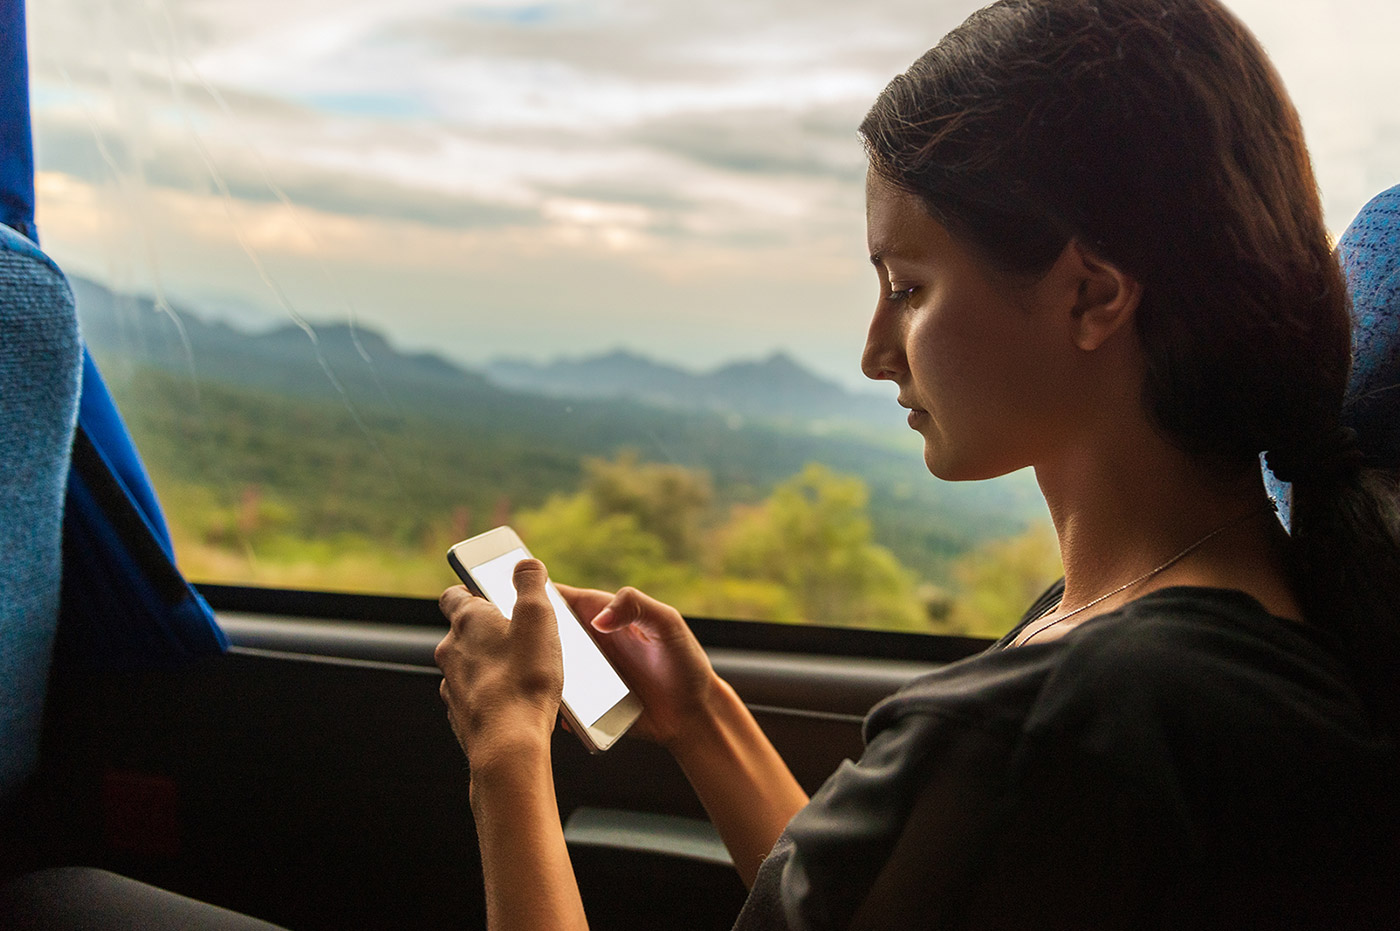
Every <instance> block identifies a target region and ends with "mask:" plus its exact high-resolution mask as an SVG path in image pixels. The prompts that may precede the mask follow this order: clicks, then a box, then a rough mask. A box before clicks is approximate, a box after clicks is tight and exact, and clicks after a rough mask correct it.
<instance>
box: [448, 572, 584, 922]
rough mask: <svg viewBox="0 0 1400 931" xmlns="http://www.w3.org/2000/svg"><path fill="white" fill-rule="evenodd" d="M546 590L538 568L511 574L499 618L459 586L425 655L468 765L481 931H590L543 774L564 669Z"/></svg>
mask: <svg viewBox="0 0 1400 931" xmlns="http://www.w3.org/2000/svg"><path fill="white" fill-rule="evenodd" d="M544 583H545V570H544V566H543V565H542V564H541V563H540V562H539V561H538V560H533V559H532V560H525V561H523V562H521V563H520V564H519V565H518V566H516V569H515V589H516V592H517V593H518V598H517V601H516V604H515V608H514V610H513V612H512V617H511V618H510V619H509V620H507V619H506V618H505V617H503V616H502V615H501V612H500V611H498V610H496V608H495V606H494V605H492V604H491V603H490V602H488V601H486V600H484V599H481V598H476V597H474V596H473V595H471V594H470V593H469V592H468V591H467V590H466V589H465V588H462V587H457V588H451V589H448V590H447V591H446V592H444V593H443V596H442V599H441V602H440V603H441V606H442V611H443V614H445V615H446V616H447V618H448V620H449V621H451V623H452V630H451V631H450V632H449V633H448V634H447V636H446V637H444V638H443V640H442V642H441V643H439V644H438V647H437V651H436V653H435V658H436V660H437V664H438V666H439V668H441V669H442V672H443V680H442V685H441V688H440V691H441V694H442V698H443V701H444V702H446V704H447V717H448V720H449V721H450V722H451V724H452V730H453V732H454V733H456V735H457V740H458V742H459V743H460V744H461V745H462V749H463V751H465V752H466V754H467V760H468V762H469V764H470V767H471V806H472V813H473V815H474V816H475V818H476V827H477V837H478V840H479V842H480V845H481V864H482V871H483V873H484V874H485V879H486V923H487V927H488V928H490V929H491V931H556V929H557V931H582V929H586V928H587V927H588V922H587V919H586V918H585V916H584V913H583V902H582V900H581V899H580V897H579V891H578V884H577V882H576V881H575V879H574V873H573V866H572V864H570V862H569V852H568V848H567V846H566V845H565V843H564V830H563V828H562V826H561V825H560V823H559V809H558V807H557V803H556V801H555V797H554V774H553V772H552V770H551V767H550V750H549V746H550V744H549V741H550V734H551V733H552V732H553V730H554V722H555V719H556V717H557V715H558V712H559V701H560V697H561V695H562V693H563V685H564V667H563V657H562V653H561V650H560V646H559V629H558V626H557V623H556V621H555V618H554V611H553V609H552V608H551V607H550V605H549V600H548V598H547V597H546V595H545V587H544Z"/></svg>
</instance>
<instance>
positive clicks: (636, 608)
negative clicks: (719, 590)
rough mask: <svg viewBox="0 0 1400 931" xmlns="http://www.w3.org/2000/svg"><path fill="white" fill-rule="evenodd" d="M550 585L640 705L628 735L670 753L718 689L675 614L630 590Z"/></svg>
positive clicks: (700, 650)
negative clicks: (591, 631)
mask: <svg viewBox="0 0 1400 931" xmlns="http://www.w3.org/2000/svg"><path fill="white" fill-rule="evenodd" d="M555 586H556V587H557V588H558V589H559V592H560V594H562V595H563V596H564V600H565V601H567V602H568V603H569V607H571V608H573V609H574V613H575V614H577V615H578V616H579V618H580V619H582V620H583V622H584V623H586V624H590V626H592V628H593V629H594V630H595V631H596V632H597V633H598V636H597V637H595V638H594V639H596V640H597V641H598V643H599V645H600V646H601V647H602V649H603V652H604V653H605V654H606V655H607V657H608V659H610V660H612V663H613V665H614V666H616V667H617V670H618V672H620V673H621V674H622V677H623V678H624V679H626V680H627V683H628V685H630V686H631V688H632V690H633V691H634V692H636V693H637V696H638V697H639V698H640V699H641V700H642V705H643V707H644V709H645V710H644V711H643V713H642V716H641V717H640V718H638V720H637V723H636V724H634V725H633V726H632V732H633V733H635V734H638V735H640V736H642V737H645V738H647V739H649V740H652V741H654V742H656V743H659V744H661V745H662V746H663V747H667V748H670V747H673V746H675V745H676V743H677V741H680V740H683V739H684V737H685V735H686V733H687V732H688V730H689V728H690V727H691V726H693V725H695V724H698V723H700V722H702V721H703V720H704V716H705V715H706V714H708V713H709V708H710V701H711V698H712V697H713V695H714V693H715V690H716V689H717V688H719V687H722V686H721V685H720V679H719V677H718V676H717V675H716V674H715V671H714V667H712V666H711V665H710V659H709V657H708V656H706V655H705V651H704V649H703V648H702V647H701V646H700V642H699V641H698V640H696V639H695V635H694V634H693V633H691V630H690V627H689V626H688V625H687V624H686V622H685V619H684V618H682V617H681V614H680V612H679V611H677V610H676V609H675V608H673V607H671V606H670V605H668V604H665V603H663V602H660V601H657V600H656V599H655V598H652V597H651V596H650V595H647V594H644V593H642V592H640V591H638V590H637V589H635V588H630V587H629V588H623V589H620V590H618V591H617V592H616V593H613V592H604V591H599V590H597V589H589V588H574V587H572V586H569V585H559V584H558V583H555Z"/></svg>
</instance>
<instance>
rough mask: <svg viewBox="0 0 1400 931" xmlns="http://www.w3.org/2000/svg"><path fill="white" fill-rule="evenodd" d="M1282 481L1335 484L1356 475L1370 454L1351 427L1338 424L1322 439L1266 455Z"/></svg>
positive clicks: (1266, 459)
mask: <svg viewBox="0 0 1400 931" xmlns="http://www.w3.org/2000/svg"><path fill="white" fill-rule="evenodd" d="M1264 461H1265V462H1266V463H1267V464H1268V466H1269V471H1270V472H1272V473H1274V477H1275V478H1277V479H1278V480H1279V481H1280V482H1287V483H1291V482H1297V481H1302V482H1305V483H1317V484H1333V483H1337V482H1341V481H1345V480H1347V479H1349V478H1352V477H1354V476H1355V475H1356V474H1357V473H1359V472H1360V471H1361V468H1362V466H1364V465H1365V462H1366V456H1365V454H1364V453H1363V452H1362V451H1361V445H1360V443H1359V442H1358V441H1357V436H1356V431H1355V430H1353V429H1352V428H1351V427H1337V428H1336V429H1334V430H1332V431H1331V432H1330V433H1328V434H1326V435H1325V436H1323V438H1322V441H1321V442H1319V443H1313V444H1309V445H1307V446H1301V447H1298V448H1296V449H1289V448H1283V449H1271V450H1269V452H1268V454H1267V455H1266V456H1265V457H1264Z"/></svg>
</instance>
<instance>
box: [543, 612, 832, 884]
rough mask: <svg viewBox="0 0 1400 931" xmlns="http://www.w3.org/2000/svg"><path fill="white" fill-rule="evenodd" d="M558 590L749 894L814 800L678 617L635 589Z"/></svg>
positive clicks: (639, 725)
mask: <svg viewBox="0 0 1400 931" xmlns="http://www.w3.org/2000/svg"><path fill="white" fill-rule="evenodd" d="M558 588H559V590H560V592H561V593H562V594H563V595H564V597H565V599H567V600H568V601H569V603H570V605H571V606H572V607H573V609H574V611H575V612H576V613H577V614H578V616H579V617H581V618H584V619H586V620H590V621H591V623H592V625H593V627H594V629H595V630H598V631H599V632H600V633H601V634H602V636H600V637H599V638H598V640H599V642H600V645H601V646H602V647H603V650H604V651H605V652H606V653H607V654H608V657H609V658H610V659H611V660H612V661H613V663H614V665H616V666H617V667H618V669H619V671H621V673H622V676H623V678H624V679H626V680H627V681H628V683H629V684H630V685H631V686H632V688H633V689H635V690H636V692H637V694H638V696H639V697H640V698H641V699H642V704H643V705H644V706H645V707H646V711H645V712H644V713H643V716H642V718H641V719H640V720H639V721H638V722H637V724H636V725H635V726H634V731H636V732H637V733H639V734H641V735H642V736H644V737H647V738H649V739H651V740H654V741H656V742H657V743H659V744H661V745H662V746H664V747H666V748H667V749H668V750H670V751H671V754H672V755H673V756H674V757H675V758H676V761H677V762H678V763H680V766H681V769H682V770H683V771H684V772H685V775H686V778H687V779H689V780H690V784H691V785H692V786H693V787H694V788H695V792H696V794H697V795H698V796H699V797H700V801H701V803H702V804H703V805H704V806H705V811H706V812H707V813H708V814H709V816H710V820H711V821H712V822H713V823H714V825H715V828H716V829H717V830H718V831H719V834H720V837H721V838H723V840H724V843H725V846H726V847H728V848H729V854H730V856H731V857H733V859H734V865H735V866H736V867H737V868H738V870H739V875H740V877H741V878H742V879H743V880H744V884H745V885H746V886H752V885H753V879H754V875H755V874H756V873H757V872H758V865H759V863H761V862H762V861H763V858H764V856H765V855H766V854H767V853H768V851H769V850H770V849H771V848H772V846H773V844H774V842H775V841H777V839H778V835H779V834H781V833H782V831H783V827H784V826H785V825H786V824H787V822H788V820H789V819H791V818H792V816H793V815H794V814H796V813H797V811H798V810H799V809H801V808H802V806H803V805H805V804H807V794H806V793H805V792H804V791H803V790H802V787H801V786H799V785H798V784H797V780H796V779H795V778H794V777H793V775H792V771H791V770H789V769H788V767H787V764H786V763H784V762H783V759H782V757H781V756H779V755H778V751H777V750H776V749H775V748H774V747H773V745H772V743H771V742H769V740H768V738H767V736H766V735H765V734H764V733H763V731H762V729H761V728H760V727H759V726H758V722H757V721H755V720H754V718H753V715H752V714H750V713H749V710H748V708H746V707H745V706H744V703H743V702H742V701H740V699H739V696H738V695H737V694H735V692H734V689H733V688H731V687H730V685H729V683H727V682H725V681H724V680H723V679H721V678H720V677H719V676H718V675H717V674H716V673H715V671H714V667H712V666H711V665H710V660H709V657H707V656H706V655H705V651H704V649H703V648H702V647H701V646H700V644H699V642H698V641H697V640H696V639H695V635H694V634H693V633H691V630H690V627H689V625H687V624H686V623H685V619H684V618H682V617H681V615H680V612H678V611H677V610H676V609H675V608H673V607H671V606H670V605H667V604H664V603H662V602H660V601H657V600H656V599H655V598H652V597H650V596H648V595H645V594H643V593H641V592H639V591H637V590H636V589H633V588H624V589H622V590H621V591H619V592H617V593H616V594H612V593H609V592H601V591H593V590H585V589H575V588H570V587H569V586H565V585H560V586H558Z"/></svg>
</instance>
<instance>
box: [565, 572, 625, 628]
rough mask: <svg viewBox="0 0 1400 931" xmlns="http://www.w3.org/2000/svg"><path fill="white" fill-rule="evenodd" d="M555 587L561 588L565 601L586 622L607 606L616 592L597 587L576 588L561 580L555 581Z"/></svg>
mask: <svg viewBox="0 0 1400 931" xmlns="http://www.w3.org/2000/svg"><path fill="white" fill-rule="evenodd" d="M554 587H555V588H557V589H559V594H561V595H563V596H564V601H566V602H568V605H569V607H570V608H572V609H573V611H574V613H575V614H577V615H578V616H579V617H580V618H582V619H583V621H584V622H585V623H587V622H588V621H591V620H592V619H593V618H594V617H596V616H597V614H598V612H599V611H601V610H603V609H604V608H606V607H607V606H608V605H609V604H610V603H611V602H612V600H613V597H614V595H615V593H614V592H604V591H599V590H598V589H596V588H574V587H573V586H572V585H563V584H560V583H559V582H555V583H554Z"/></svg>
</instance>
